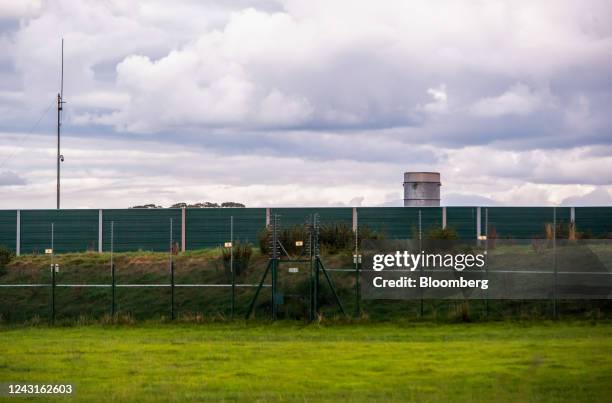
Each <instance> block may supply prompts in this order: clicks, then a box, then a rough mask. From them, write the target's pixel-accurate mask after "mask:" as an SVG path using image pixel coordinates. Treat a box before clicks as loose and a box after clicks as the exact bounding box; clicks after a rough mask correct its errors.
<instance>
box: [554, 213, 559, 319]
mask: <svg viewBox="0 0 612 403" xmlns="http://www.w3.org/2000/svg"><path fill="white" fill-rule="evenodd" d="M553 272H554V273H553V318H554V319H557V314H558V312H557V208H556V207H553Z"/></svg>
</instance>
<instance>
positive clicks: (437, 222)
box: [357, 207, 442, 239]
mask: <svg viewBox="0 0 612 403" xmlns="http://www.w3.org/2000/svg"><path fill="white" fill-rule="evenodd" d="M419 211H420V212H421V231H422V232H423V236H426V234H427V232H428V231H429V230H431V229H433V228H442V208H441V207H359V208H358V209H357V216H358V223H359V226H367V227H369V228H371V229H374V230H376V231H380V232H382V233H383V234H384V235H385V237H386V238H388V239H405V238H413V237H418V231H419Z"/></svg>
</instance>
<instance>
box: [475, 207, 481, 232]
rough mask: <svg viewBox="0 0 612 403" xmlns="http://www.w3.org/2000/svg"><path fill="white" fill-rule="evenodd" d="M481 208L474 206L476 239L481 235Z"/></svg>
mask: <svg viewBox="0 0 612 403" xmlns="http://www.w3.org/2000/svg"><path fill="white" fill-rule="evenodd" d="M480 214H481V208H480V207H476V239H480V235H481V232H480V231H481V228H480V227H481V215H480Z"/></svg>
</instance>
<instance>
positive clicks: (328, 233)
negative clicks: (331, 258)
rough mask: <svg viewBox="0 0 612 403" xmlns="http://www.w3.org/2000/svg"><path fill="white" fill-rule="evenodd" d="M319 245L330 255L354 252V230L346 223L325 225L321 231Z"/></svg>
mask: <svg viewBox="0 0 612 403" xmlns="http://www.w3.org/2000/svg"><path fill="white" fill-rule="evenodd" d="M319 245H320V246H321V249H325V251H326V252H328V253H338V252H341V251H350V250H353V249H354V248H355V234H354V233H353V228H352V227H349V226H348V225H346V224H345V223H332V224H324V225H322V226H321V229H320V231H319Z"/></svg>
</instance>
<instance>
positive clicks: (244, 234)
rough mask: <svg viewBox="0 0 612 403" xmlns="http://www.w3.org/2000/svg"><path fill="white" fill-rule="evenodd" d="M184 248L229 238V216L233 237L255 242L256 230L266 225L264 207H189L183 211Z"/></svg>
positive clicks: (197, 246)
mask: <svg viewBox="0 0 612 403" xmlns="http://www.w3.org/2000/svg"><path fill="white" fill-rule="evenodd" d="M185 214H186V216H185V220H186V222H185V226H186V231H185V237H186V248H187V249H188V250H193V249H201V248H210V247H215V246H219V245H222V244H223V243H224V242H227V241H229V240H230V217H232V216H233V217H234V239H235V240H240V241H242V242H251V243H252V244H254V245H257V233H258V232H259V231H261V230H262V229H264V228H265V227H266V209H265V208H192V209H187V210H186V211H185Z"/></svg>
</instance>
